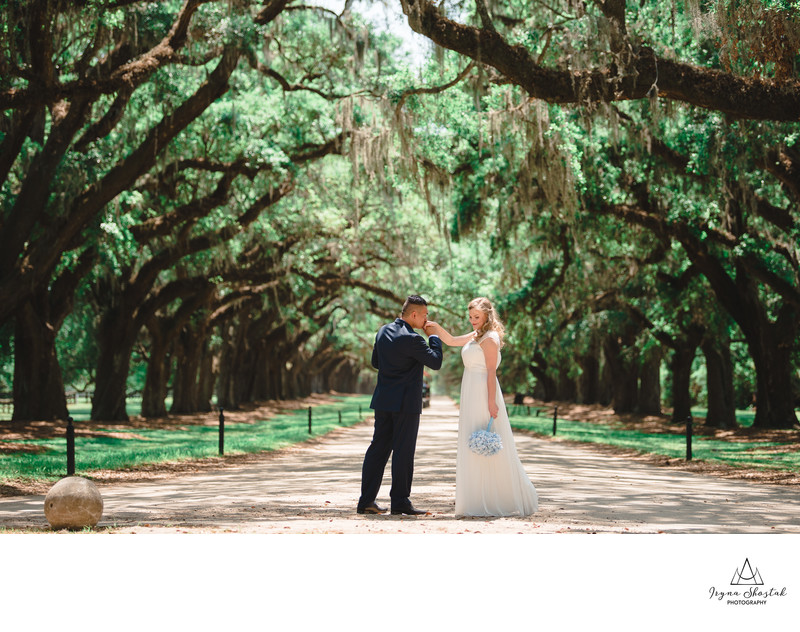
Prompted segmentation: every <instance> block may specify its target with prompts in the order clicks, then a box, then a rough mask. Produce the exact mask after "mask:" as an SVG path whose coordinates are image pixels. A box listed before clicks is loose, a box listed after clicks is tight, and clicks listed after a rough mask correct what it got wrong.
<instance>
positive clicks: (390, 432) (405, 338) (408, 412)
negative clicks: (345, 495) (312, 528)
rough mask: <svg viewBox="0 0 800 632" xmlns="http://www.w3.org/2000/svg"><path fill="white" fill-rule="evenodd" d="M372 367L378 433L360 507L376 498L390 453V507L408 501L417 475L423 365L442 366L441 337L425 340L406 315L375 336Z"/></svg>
mask: <svg viewBox="0 0 800 632" xmlns="http://www.w3.org/2000/svg"><path fill="white" fill-rule="evenodd" d="M372 366H374V367H375V368H376V369H378V384H377V386H376V387H375V392H374V393H373V395H372V403H371V404H370V408H373V409H374V410H375V432H374V434H373V437H372V443H370V446H369V448H368V449H367V453H366V455H365V456H364V465H363V468H362V472H361V498H360V500H359V503H358V504H359V506H365V505H369V504H370V503H373V502H375V498H376V497H377V496H378V490H379V489H380V486H381V480H382V479H383V472H384V470H385V469H386V463H387V462H388V461H389V456H390V454H391V455H392V488H391V491H390V492H389V496H390V497H391V499H392V506H393V507H396V506H401V505H402V504H403V503H405V502H408V498H409V496H410V495H411V480H412V478H413V476H414V452H415V450H416V447H417V432H418V430H419V416H420V413H421V412H422V377H423V370H424V367H426V366H427V367H429V368H431V369H433V370H438V369H439V368H441V366H442V341H441V340H439V338H438V337H437V336H431V337H430V339H429V340H428V343H427V344H426V342H425V339H424V338H423V337H422V336H420V335H419V334H418V333H416V332H415V331H414V329H413V328H412V327H411V325H409V324H408V323H407V322H405V321H404V320H403V319H402V318H398V319H396V320H395V321H394V322H393V323H389V324H387V325H384V326H383V327H381V328H380V330H379V331H378V335H377V336H376V337H375V346H374V347H373V349H372Z"/></svg>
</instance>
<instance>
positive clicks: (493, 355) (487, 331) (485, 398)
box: [425, 297, 539, 516]
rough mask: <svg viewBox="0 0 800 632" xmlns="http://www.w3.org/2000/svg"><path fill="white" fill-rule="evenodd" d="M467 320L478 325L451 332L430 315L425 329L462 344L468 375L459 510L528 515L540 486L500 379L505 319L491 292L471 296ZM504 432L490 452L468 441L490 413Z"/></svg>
mask: <svg viewBox="0 0 800 632" xmlns="http://www.w3.org/2000/svg"><path fill="white" fill-rule="evenodd" d="M468 309H469V322H470V324H471V325H472V328H473V329H474V331H473V332H472V333H468V334H464V335H463V336H452V335H451V334H450V333H448V332H447V331H445V329H444V328H443V327H442V326H441V325H439V324H438V323H435V322H431V321H428V322H427V323H426V324H425V333H426V334H428V335H431V334H436V335H438V336H439V337H440V338H441V339H442V342H444V343H445V344H447V345H449V346H451V347H462V349H461V359H462V360H463V361H464V376H463V378H462V379H461V402H460V409H459V415H458V451H457V458H456V516H512V515H519V516H529V515H531V514H532V513H534V512H535V511H536V510H537V509H538V504H539V500H538V496H537V494H536V488H535V487H534V486H533V483H531V481H530V479H529V478H528V476H527V474H526V473H525V469H524V468H523V467H522V463H521V462H520V460H519V457H518V456H517V449H516V446H515V445H514V436H513V434H512V433H511V424H510V423H509V421H508V413H507V412H506V405H505V402H504V400H503V394H502V392H501V391H500V384H499V382H498V380H497V374H496V371H497V366H498V365H499V364H500V349H501V347H502V346H503V333H504V328H503V324H502V323H501V322H500V319H499V318H498V317H497V313H496V312H495V309H494V306H493V305H492V303H491V302H490V301H489V299H487V298H483V297H480V298H476V299H473V300H472V301H471V302H470V304H469V306H468ZM490 416H491V417H493V418H494V422H493V424H492V430H493V431H494V432H496V433H497V434H499V435H500V438H501V439H502V442H503V449H502V450H500V452H498V453H496V454H494V455H492V456H483V455H479V454H475V453H473V452H472V451H471V450H470V449H469V447H468V445H467V444H468V441H469V437H470V435H471V434H472V433H473V432H474V431H475V430H485V429H486V426H487V424H488V423H489V417H490Z"/></svg>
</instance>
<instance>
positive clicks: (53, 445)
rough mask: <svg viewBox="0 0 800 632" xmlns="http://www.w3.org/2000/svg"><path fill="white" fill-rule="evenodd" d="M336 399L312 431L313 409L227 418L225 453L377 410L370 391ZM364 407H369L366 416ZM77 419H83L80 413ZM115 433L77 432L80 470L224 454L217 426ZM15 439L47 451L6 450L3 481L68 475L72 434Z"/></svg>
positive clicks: (1, 458) (275, 445) (316, 410)
mask: <svg viewBox="0 0 800 632" xmlns="http://www.w3.org/2000/svg"><path fill="white" fill-rule="evenodd" d="M336 400H337V402H336V403H335V404H328V405H320V406H314V407H313V409H312V434H309V432H308V409H307V408H304V409H300V410H296V411H292V412H288V413H285V414H280V415H276V416H274V417H272V418H270V419H265V420H264V421H259V422H257V423H254V424H250V423H247V424H245V423H230V422H226V423H225V454H226V455H227V454H244V453H254V452H265V451H271V450H277V449H280V448H284V447H286V446H289V445H292V444H294V443H300V442H302V441H306V440H308V439H309V438H311V437H318V436H320V435H323V434H326V433H328V432H330V431H331V430H333V429H334V428H340V427H345V426H352V425H353V424H355V423H358V422H359V421H361V420H362V419H364V418H365V417H366V416H367V415H370V414H371V411H370V410H369V401H370V396H369V395H358V396H350V397H337V398H336ZM359 406H361V409H362V411H363V412H362V415H361V416H359ZM129 412H130V409H129ZM340 412H341V413H342V423H341V426H340V425H339V413H340ZM73 416H74V415H73ZM74 418H75V419H76V422H77V423H80V421H79V420H80V419H81V418H80V417H77V416H74ZM92 429H93V430H98V431H101V430H103V427H102V424H99V423H98V425H96V426H95V425H92ZM114 432H115V434H116V435H117V436H116V437H102V436H101V437H81V436H80V435H77V436H76V437H75V470H76V472H75V473H76V474H78V475H85V474H88V473H90V472H91V471H92V470H120V469H127V468H131V467H134V466H137V465H142V464H146V463H162V462H168V461H180V460H187V459H202V458H205V457H213V456H218V455H219V427H218V426H217V425H214V426H186V427H185V429H176V428H174V427H173V428H165V429H157V428H152V429H141V428H136V429H131V430H130V432H129V434H130V435H131V437H130V438H127V437H126V438H120V437H119V434H120V431H119V430H118V429H115V430H114ZM123 434H124V433H123ZM14 444H26V445H33V446H40V447H41V448H43V449H44V451H42V452H40V453H37V454H33V453H23V452H17V453H11V454H0V483H2V482H8V481H11V480H14V479H39V480H48V479H53V480H56V479H58V478H61V477H62V476H64V475H65V474H66V438H64V437H60V438H56V439H42V440H30V441H15V442H6V445H7V446H8V445H14Z"/></svg>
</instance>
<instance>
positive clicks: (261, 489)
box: [0, 398, 800, 534]
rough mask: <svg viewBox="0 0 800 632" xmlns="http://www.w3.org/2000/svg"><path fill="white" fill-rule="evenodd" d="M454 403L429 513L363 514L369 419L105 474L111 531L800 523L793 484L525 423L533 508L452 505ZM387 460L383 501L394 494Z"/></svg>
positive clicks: (423, 464) (8, 510)
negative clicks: (181, 469) (324, 432)
mask: <svg viewBox="0 0 800 632" xmlns="http://www.w3.org/2000/svg"><path fill="white" fill-rule="evenodd" d="M457 419H458V412H457V409H456V407H455V405H454V404H453V402H452V401H451V400H449V399H447V398H434V399H433V402H432V405H431V407H430V408H428V409H426V410H425V412H424V414H423V419H422V423H421V428H420V435H419V440H418V443H417V457H416V466H415V477H414V486H413V490H412V501H413V502H414V504H415V505H416V506H417V507H419V508H423V509H426V510H428V511H429V512H430V513H429V515H427V516H424V517H418V518H413V517H399V516H390V515H385V516H377V517H368V516H363V515H357V514H356V512H355V506H356V501H357V499H358V495H359V485H360V477H361V460H362V458H363V455H364V451H365V450H366V448H367V445H368V444H369V441H370V438H371V436H372V423H371V422H366V423H363V424H360V425H358V426H355V427H353V428H347V429H342V430H339V431H336V432H335V433H333V434H332V435H329V436H328V437H326V438H324V439H322V440H320V441H318V442H315V443H313V444H310V445H301V446H298V447H295V448H292V449H288V450H285V451H281V452H279V453H275V454H267V455H263V457H259V458H258V459H256V460H255V462H252V463H247V464H244V465H235V466H227V467H222V468H220V469H218V470H214V471H206V472H202V473H197V474H190V475H181V476H177V477H170V478H164V479H157V480H152V481H147V482H140V483H126V484H110V485H102V484H101V485H99V488H100V492H101V494H102V496H103V500H104V515H103V518H102V520H101V522H100V524H99V525H98V528H100V529H102V530H105V531H110V532H113V533H176V532H190V533H221V532H237V533H350V534H366V533H475V532H480V533H564V532H566V533H569V532H584V533H585V532H591V533H662V532H664V533H800V497H799V495H798V494H797V489H796V488H795V487H794V486H778V485H764V484H758V483H752V482H748V481H740V480H730V479H723V478H715V477H711V476H704V475H699V474H695V473H691V472H684V471H675V470H673V469H670V468H664V467H658V466H653V465H649V464H646V463H641V462H638V461H634V460H630V459H625V458H620V457H615V456H609V455H607V454H604V453H601V452H599V451H595V450H592V449H591V448H583V447H580V446H576V445H575V444H569V443H566V442H557V441H547V440H544V439H537V438H533V437H530V436H526V435H522V434H518V435H517V437H516V443H517V449H518V451H519V454H520V458H521V459H522V462H523V464H524V465H525V468H526V470H527V472H528V474H529V476H530V478H531V480H532V481H533V482H534V484H535V485H536V488H537V490H538V492H539V501H540V510H539V512H538V513H537V514H536V515H534V516H531V517H528V518H496V519H489V520H487V519H483V518H467V519H464V518H461V519H457V518H455V516H454V508H455V503H454V494H455V462H456V458H455V457H456V454H455V445H456V433H457V430H456V427H457ZM388 490H389V468H388V467H387V472H386V476H385V478H384V486H383V487H382V488H381V496H379V498H378V502H379V504H382V505H388ZM43 504H44V497H43V496H25V497H16V498H5V499H0V527H6V528H31V527H33V528H37V527H41V528H46V527H47V521H46V519H45V517H44V511H43Z"/></svg>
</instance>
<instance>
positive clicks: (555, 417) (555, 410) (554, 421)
mask: <svg viewBox="0 0 800 632" xmlns="http://www.w3.org/2000/svg"><path fill="white" fill-rule="evenodd" d="M557 419H558V406H556V407H555V408H554V409H553V436H554V437H555V436H556V425H557V421H556V420H557Z"/></svg>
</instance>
